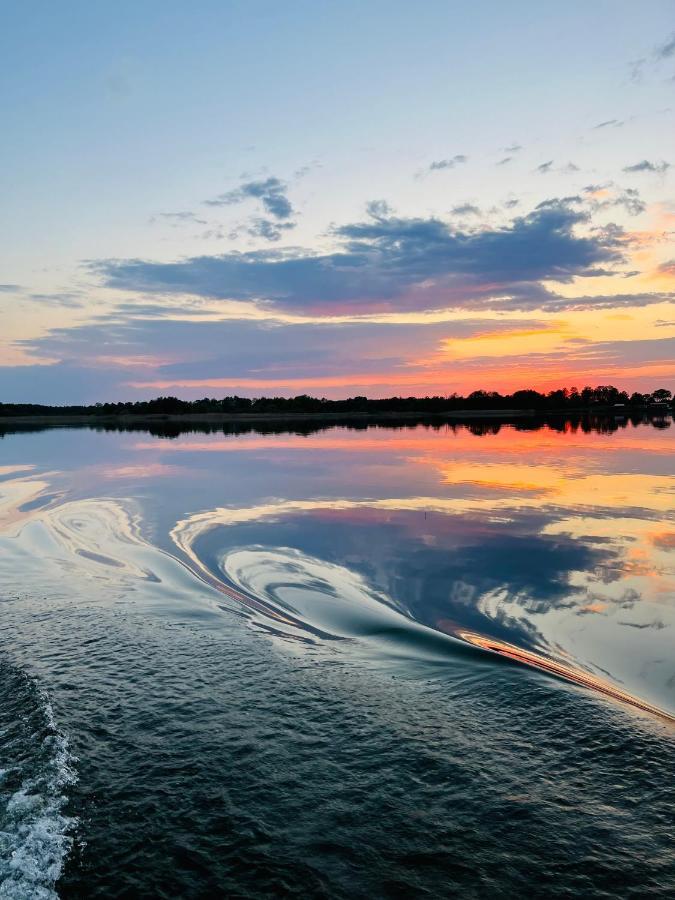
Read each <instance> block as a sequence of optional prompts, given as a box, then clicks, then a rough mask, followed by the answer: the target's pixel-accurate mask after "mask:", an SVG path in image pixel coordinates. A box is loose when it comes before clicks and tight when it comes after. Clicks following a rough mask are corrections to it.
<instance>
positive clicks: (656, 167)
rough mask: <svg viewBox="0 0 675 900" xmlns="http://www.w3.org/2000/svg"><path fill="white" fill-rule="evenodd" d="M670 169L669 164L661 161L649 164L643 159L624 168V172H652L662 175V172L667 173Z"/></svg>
mask: <svg viewBox="0 0 675 900" xmlns="http://www.w3.org/2000/svg"><path fill="white" fill-rule="evenodd" d="M669 168H670V163H668V162H666V161H665V160H661V162H650V161H649V160H648V159H643V160H641V162H637V163H634V164H633V165H632V166H624V169H623V171H624V172H630V173H635V172H653V173H655V174H657V175H663V174H664V172H667V171H668V169H669Z"/></svg>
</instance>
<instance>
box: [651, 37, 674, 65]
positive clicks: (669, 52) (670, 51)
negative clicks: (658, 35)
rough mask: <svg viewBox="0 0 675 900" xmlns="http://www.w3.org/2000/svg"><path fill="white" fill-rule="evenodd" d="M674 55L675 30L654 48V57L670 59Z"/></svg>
mask: <svg viewBox="0 0 675 900" xmlns="http://www.w3.org/2000/svg"><path fill="white" fill-rule="evenodd" d="M673 56H675V31H674V32H673V33H672V34H671V35H670V37H669V38H668V39H667V40H666V41H664V42H663V43H662V44H659V45H658V46H657V47H655V49H654V57H655V58H656V59H672V57H673Z"/></svg>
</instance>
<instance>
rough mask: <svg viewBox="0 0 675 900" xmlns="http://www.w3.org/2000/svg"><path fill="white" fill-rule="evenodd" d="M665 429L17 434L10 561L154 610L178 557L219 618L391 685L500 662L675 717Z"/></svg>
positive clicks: (7, 509)
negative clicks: (152, 603)
mask: <svg viewBox="0 0 675 900" xmlns="http://www.w3.org/2000/svg"><path fill="white" fill-rule="evenodd" d="M667 424H669V422H666V421H665V420H662V419H660V418H659V419H656V418H653V419H649V420H647V421H646V422H642V421H640V422H637V423H636V422H633V421H631V420H629V419H627V418H625V417H623V418H618V419H617V418H612V419H600V418H592V417H585V418H583V419H567V420H561V421H560V422H556V421H549V422H547V423H545V424H544V423H541V422H532V421H528V422H522V421H519V422H514V423H510V424H509V423H505V422H498V421H491V422H488V421H486V422H475V421H474V422H471V423H467V424H466V425H460V424H456V423H455V424H448V423H444V424H441V423H438V422H435V423H433V425H411V424H409V423H408V424H400V425H399V424H398V423H395V426H394V427H392V426H391V425H388V426H387V427H384V426H383V425H381V424H380V425H377V426H374V427H365V425H364V423H354V424H350V425H349V426H348V427H342V426H336V425H333V426H330V427H318V426H315V425H312V426H310V425H309V424H308V423H304V424H301V425H296V424H293V425H292V426H288V425H281V424H279V423H276V424H274V423H264V425H262V426H261V425H260V424H258V423H255V424H254V423H250V424H248V425H246V426H237V428H236V429H235V428H234V427H233V426H226V427H223V426H222V425H219V426H213V427H211V426H206V425H205V426H196V425H191V426H190V427H189V428H187V429H178V427H177V426H174V424H173V423H168V424H167V425H166V426H164V425H161V424H159V425H157V424H154V425H153V426H152V429H147V430H145V432H144V433H143V434H139V433H138V431H139V429H138V428H127V427H124V428H116V429H113V428H109V427H108V428H105V429H101V430H96V431H94V430H89V431H87V430H83V429H79V430H74V429H63V430H59V431H58V432H54V431H52V432H44V431H43V432H39V433H35V432H25V433H21V434H19V433H17V434H13V435H8V436H7V437H6V440H5V442H4V444H3V450H5V451H7V453H6V455H7V465H6V466H4V469H3V470H2V472H1V473H0V474H2V480H0V503H1V504H2V505H1V508H0V516H2V517H3V518H2V527H3V528H4V529H5V531H6V533H11V534H12V535H13V540H14V543H13V544H12V545H11V546H10V545H9V544H8V543H7V542H5V543H4V544H3V552H4V553H6V554H8V555H9V556H11V555H12V554H14V555H15V556H16V554H17V553H18V552H19V550H20V551H21V553H22V554H23V558H24V560H28V559H33V560H40V559H43V560H44V559H45V558H49V559H50V560H52V561H53V560H54V559H61V560H62V563H61V564H60V565H61V570H62V571H64V572H67V575H68V577H71V578H73V579H81V578H85V577H87V578H92V577H95V578H97V579H99V580H101V581H106V582H107V583H113V584H117V585H118V587H119V586H120V585H126V588H125V589H133V590H134V591H139V592H143V591H145V590H146V586H145V585H147V584H150V583H152V584H154V585H155V586H154V587H153V588H152V591H154V595H153V596H155V597H156V605H158V606H161V602H159V600H158V599H157V598H158V597H159V596H160V595H161V594H162V591H166V592H167V594H171V592H172V591H174V589H173V588H172V587H171V585H173V584H174V583H175V581H176V577H177V576H176V572H175V569H176V568H177V569H181V567H180V566H177V565H176V563H174V562H173V561H171V562H170V563H169V562H168V560H170V559H171V557H176V558H177V559H178V560H180V561H181V562H182V563H183V564H184V565H185V566H187V567H188V569H189V570H190V571H191V572H192V573H193V576H197V577H198V578H199V579H200V581H201V582H202V584H206V585H208V587H209V589H210V590H212V591H213V592H214V596H215V595H217V597H218V600H217V602H216V601H213V604H212V605H213V608H214V609H217V608H218V605H219V604H223V605H224V606H225V607H226V608H227V609H229V610H238V611H239V612H240V613H241V614H242V615H245V616H247V617H248V618H249V620H250V621H251V623H252V624H253V625H254V626H255V627H257V628H258V629H261V630H263V631H265V632H266V633H267V634H269V635H272V636H274V637H275V638H277V639H278V638H280V639H283V640H284V641H294V642H296V643H297V642H299V643H303V644H311V645H312V646H314V647H318V648H325V649H326V650H327V652H328V651H329V652H331V653H332V652H346V653H352V652H354V653H359V654H361V656H363V655H364V654H365V656H368V655H370V657H371V658H372V659H373V660H376V659H378V658H387V659H391V658H394V657H396V658H400V659H401V660H403V661H404V662H403V663H402V665H405V660H406V659H411V658H415V659H417V660H420V659H422V660H425V659H426V660H434V661H436V662H438V661H439V660H445V661H446V662H448V663H452V664H454V661H456V660H458V659H459V658H469V657H470V658H471V659H476V660H478V661H479V664H482V663H481V662H480V661H481V660H482V661H484V659H485V658H487V657H489V658H490V659H495V660H497V659H508V660H510V661H512V662H517V663H519V664H521V665H522V664H524V665H525V666H527V667H534V668H536V669H538V670H539V671H545V672H547V673H549V674H551V675H555V676H558V677H562V678H565V679H566V680H568V681H571V682H574V683H575V684H577V685H580V686H582V687H584V688H592V689H594V690H595V691H599V692H601V693H603V694H605V695H607V696H613V697H617V698H619V699H624V700H628V701H629V702H633V703H636V704H638V705H641V706H642V707H643V708H647V707H649V706H653V707H659V708H663V709H665V710H667V711H670V712H675V704H674V703H673V687H674V686H675V666H674V663H673V653H672V634H673V625H674V624H675V609H674V601H673V598H674V597H675V558H674V556H673V552H674V550H675V516H674V513H673V510H674V508H675V503H674V502H673V500H674V497H673V494H674V493H675V479H673V476H672V450H673V432H672V431H669V430H668V428H666V427H664V426H665V425H667ZM153 429H154V431H153ZM289 429H290V430H289ZM167 438H169V440H167ZM26 460H28V461H29V462H28V465H30V466H32V468H30V469H26ZM3 464H4V459H3ZM57 545H58V546H60V547H61V548H62V549H63V548H64V547H65V548H68V553H67V554H64V553H63V552H62V551H58V552H57ZM160 550H161V551H162V553H160V552H159V551H160ZM158 554H159V556H158ZM167 554H168V555H167ZM158 559H160V560H164V562H162V563H161V564H159V563H158ZM63 560H65V561H66V562H63ZM167 566H168V567H169V569H170V570H171V571H170V575H169V574H168V572H169V569H167ZM172 566H173V568H171V567H172ZM28 568H29V567H28V565H27V563H26V569H27V570H28ZM181 571H182V572H183V574H182V576H181V578H183V579H188V580H189V579H190V578H191V576H190V575H189V574H188V571H187V569H182V570H181ZM193 580H194V579H193ZM130 585H132V586H133V588H129V586H130ZM202 590H203V589H202ZM188 593H189V592H188ZM174 596H175V591H174ZM181 597H182V598H183V599H182V600H181V603H189V602H190V601H186V600H185V599H184V597H185V592H183V593H182V594H181ZM200 597H201V599H200V600H199V602H200V603H203V602H204V598H203V595H202V594H200ZM195 603H197V601H196V600H195ZM169 605H171V604H169ZM207 605H208V604H207ZM173 607H174V608H175V603H174V604H173ZM364 648H366V649H364ZM467 653H468V654H469V656H468V657H467ZM638 698H639V699H638Z"/></svg>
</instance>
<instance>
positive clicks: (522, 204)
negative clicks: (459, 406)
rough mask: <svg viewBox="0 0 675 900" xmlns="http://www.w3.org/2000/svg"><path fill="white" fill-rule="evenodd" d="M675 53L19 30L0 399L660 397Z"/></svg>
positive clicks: (173, 19) (504, 28) (398, 14)
mask: <svg viewBox="0 0 675 900" xmlns="http://www.w3.org/2000/svg"><path fill="white" fill-rule="evenodd" d="M673 34H675V4H673V3H672V2H646V3H642V4H640V5H636V4H634V3H628V2H594V3H591V4H588V3H581V2H574V3H567V4H564V5H562V4H561V5H553V4H539V3H534V2H527V3H526V2H519V3H511V4H503V3H496V2H477V3H474V4H471V5H467V4H460V3H447V2H446V3H436V2H429V3H423V4H415V5H411V4H409V3H399V2H387V3H384V2H366V3H364V2H361V3H349V2H347V3H340V4H332V3H321V2H318V3H317V2H314V3H305V2H297V3H292V4H278V3H271V2H270V3H255V2H247V3H228V2H219V3H215V2H197V3H194V4H191V5H188V4H184V3H174V2H162V3H159V2H157V3H155V2H137V3H128V2H121V3H115V4H112V3H96V4H92V3H75V2H63V3H59V4H54V3H46V2H35V3H30V4H7V5H6V8H5V9H4V15H3V30H2V33H1V34H0V69H1V70H2V77H1V79H0V112H1V114H2V121H3V123H4V128H3V133H4V140H3V141H2V146H1V147H0V154H1V155H2V166H1V167H0V173H1V175H0V178H2V195H3V203H2V211H1V212H0V232H1V236H2V242H1V244H0V262H1V267H0V283H2V285H4V287H3V288H2V290H1V291H0V352H1V353H2V357H1V358H0V400H6V401H12V400H35V401H43V402H44V401H55V400H63V401H64V402H65V401H68V400H72V401H80V400H96V399H109V398H123V397H137V396H149V395H155V394H157V393H160V392H163V393H166V392H170V393H177V394H181V395H183V396H195V395H203V394H204V393H210V394H222V393H232V392H235V391H238V392H239V393H247V394H260V393H284V394H288V393H291V394H292V393H297V392H300V389H301V387H305V386H306V389H307V390H308V391H309V392H311V393H326V394H331V395H335V396H343V395H346V394H351V393H357V392H358V393H364V392H365V393H370V394H373V395H375V394H382V393H392V392H396V393H398V392H399V386H400V392H402V393H420V392H422V393H425V392H427V391H433V392H440V393H445V392H446V391H450V390H455V389H461V390H464V389H467V388H468V387H471V386H473V387H485V388H497V389H499V388H501V387H503V386H505V387H513V386H516V385H517V386H520V383H521V381H522V382H525V381H527V380H528V379H531V377H532V373H539V374H540V377H541V379H543V380H542V381H541V384H542V385H544V383H546V384H549V383H550V384H553V383H554V382H559V381H560V379H561V378H563V379H564V378H566V377H567V376H568V375H569V378H571V379H574V380H579V379H582V380H583V379H586V380H594V376H596V375H597V376H598V378H599V380H607V379H609V378H610V377H611V378H612V380H614V381H623V382H626V381H628V382H630V383H631V384H632V385H633V386H635V387H646V385H647V383H649V384H652V383H653V386H657V384H656V382H659V383H660V382H661V381H663V380H664V379H666V381H667V380H668V378H671V380H672V375H673V374H675V364H673V356H674V355H675V354H673V353H672V349H673V344H672V342H673V338H675V329H674V328H673V327H672V325H669V324H668V323H669V322H671V323H672V321H673V320H675V314H674V313H673V305H672V290H673V283H675V274H674V272H673V271H671V270H672V269H673V266H672V265H671V267H670V269H669V264H670V261H671V260H672V259H673V258H674V257H675V251H673V248H672V235H673V231H674V230H675V224H674V223H675V218H673V217H674V216H675V197H674V195H673V187H672V169H671V165H673V164H675V158H673V151H672V148H673V146H675V143H674V141H673V137H675V130H674V116H675V113H674V110H673V92H674V90H675V81H674V80H673V79H674V77H675V46H673V45H672V44H671V41H672V36H673ZM556 216H557V218H555V217H556ZM495 248H499V249H498V250H496V249H495ZM495 253H498V257H499V258H498V260H496V258H495ZM289 271H292V272H293V283H292V285H291V287H290V288H289V276H288V272H289ZM298 298H300V299H298ZM584 298H585V299H584ZM588 298H592V299H591V300H589V299H588ZM598 298H600V299H598ZM608 298H609V299H608ZM612 298H617V299H614V300H613V299H612ZM611 316H614V318H609V317H611ZM621 317H623V318H621ZM3 325H4V327H2V326H3ZM168 332H171V335H172V338H171V341H168V342H167V338H166V335H167V333H168ZM313 332H316V333H318V334H320V338H321V339H320V341H319V343H320V345H321V347H322V348H323V351H322V354H316V353H314V352H313V347H312V346H311V338H308V337H307V335H308V334H310V333H313ZM270 334H272V336H273V337H277V338H279V340H276V341H275V340H269V336H270ZM181 336H182V340H181ZM243 336H245V337H243ZM242 340H245V346H244V347H242V344H241V341H242ZM308 341H309V342H310V343H308ZM664 342H665V343H664ZM281 345H283V347H282V346H281ZM601 345H602V346H601ZM610 345H611V346H610ZM350 346H351V347H353V348H354V350H353V353H350ZM262 348H264V349H262ZM289 348H290V350H289ZM243 349H245V352H244V353H242V350H243ZM562 356H564V358H566V359H567V360H568V362H569V365H568V366H567V368H564V367H563V368H561V365H560V360H561V357H562ZM242 357H243V358H242ZM310 357H311V359H312V364H311V365H308V364H307V359H308V358H310ZM498 363H499V364H498ZM668 365H671V368H670V369H669V368H668ZM178 373H180V377H179V375H178ZM622 375H624V378H623V379H622V377H621V376H622ZM600 376H603V377H602V378H600ZM284 379H285V380H284ZM596 380H597V379H596ZM197 382H198V383H197ZM569 383H571V382H569ZM207 388H208V390H207ZM94 395H95V396H94Z"/></svg>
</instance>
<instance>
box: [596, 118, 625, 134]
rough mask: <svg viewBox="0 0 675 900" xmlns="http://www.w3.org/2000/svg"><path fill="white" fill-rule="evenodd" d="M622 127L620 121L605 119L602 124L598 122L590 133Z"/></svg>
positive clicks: (621, 121)
mask: <svg viewBox="0 0 675 900" xmlns="http://www.w3.org/2000/svg"><path fill="white" fill-rule="evenodd" d="M622 125H623V120H622V119H606V120H605V121H604V122H598V124H597V125H594V126H593V128H592V129H591V131H599V130H600V129H601V128H620V127H621V126H622Z"/></svg>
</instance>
